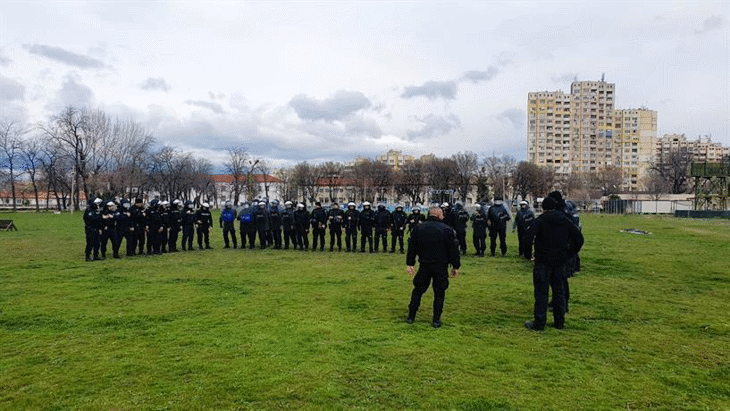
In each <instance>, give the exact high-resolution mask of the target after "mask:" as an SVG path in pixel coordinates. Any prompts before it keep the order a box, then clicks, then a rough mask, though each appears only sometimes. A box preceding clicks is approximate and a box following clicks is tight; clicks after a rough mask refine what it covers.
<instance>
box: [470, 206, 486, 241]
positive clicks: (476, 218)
mask: <svg viewBox="0 0 730 411" xmlns="http://www.w3.org/2000/svg"><path fill="white" fill-rule="evenodd" d="M471 228H472V229H473V230H474V234H479V235H484V233H485V232H486V229H487V216H486V215H485V214H484V213H483V212H482V211H475V212H474V214H472V215H471Z"/></svg>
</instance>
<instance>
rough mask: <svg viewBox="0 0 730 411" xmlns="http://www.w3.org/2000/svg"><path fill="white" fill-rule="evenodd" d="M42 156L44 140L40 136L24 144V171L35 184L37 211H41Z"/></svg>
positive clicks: (31, 182)
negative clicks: (39, 189) (39, 199)
mask: <svg viewBox="0 0 730 411" xmlns="http://www.w3.org/2000/svg"><path fill="white" fill-rule="evenodd" d="M41 156H43V141H42V140H41V139H40V138H38V137H36V138H32V139H30V140H27V141H26V142H25V143H24V144H23V147H22V155H21V159H22V163H23V171H25V173H26V174H27V175H28V178H30V184H31V185H32V186H33V193H34V195H35V210H36V211H40V204H39V202H38V177H39V175H40V172H41V169H42V159H41Z"/></svg>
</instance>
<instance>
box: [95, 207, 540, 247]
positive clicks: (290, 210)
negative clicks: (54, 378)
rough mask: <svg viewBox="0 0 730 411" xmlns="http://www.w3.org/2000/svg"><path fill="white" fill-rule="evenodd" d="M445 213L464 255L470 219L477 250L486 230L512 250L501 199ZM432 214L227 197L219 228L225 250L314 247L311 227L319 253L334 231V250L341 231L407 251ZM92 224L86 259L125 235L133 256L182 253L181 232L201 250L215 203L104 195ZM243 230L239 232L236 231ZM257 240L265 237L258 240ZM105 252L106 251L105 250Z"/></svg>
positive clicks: (350, 243) (521, 220)
mask: <svg viewBox="0 0 730 411" xmlns="http://www.w3.org/2000/svg"><path fill="white" fill-rule="evenodd" d="M526 205H527V202H524V201H523V202H522V203H521V207H520V210H519V211H518V215H517V217H516V219H515V223H514V224H513V230H514V228H515V227H516V228H517V229H518V238H519V242H520V255H521V256H524V257H526V258H528V259H529V258H530V257H531V241H528V240H527V238H528V236H530V235H532V232H531V231H530V227H531V225H532V222H533V221H534V218H535V216H534V213H533V212H532V210H530V209H529V207H526ZM441 208H442V210H443V214H444V220H443V221H444V223H445V224H447V225H449V226H451V227H453V228H454V231H455V232H456V237H457V240H458V242H459V250H460V252H461V253H462V254H466V252H467V243H466V232H467V223H468V222H469V221H471V226H472V229H473V234H472V239H473V245H474V248H475V250H476V253H475V255H477V256H480V257H483V256H484V253H485V251H486V238H487V231H489V238H490V252H491V255H492V256H494V255H495V251H496V246H497V242H496V240H497V238H499V240H500V251H501V253H502V255H505V254H506V252H507V245H506V243H505V236H506V232H507V222H508V221H509V220H511V216H510V213H509V211H508V210H507V208H506V207H505V206H504V204H503V203H502V199H501V197H495V201H494V204H493V205H492V206H490V207H489V208H488V209H487V208H486V207H485V206H483V205H482V206H479V207H477V208H476V210H475V212H474V213H473V214H472V215H471V216H470V215H469V213H468V212H467V211H466V210H465V209H464V206H463V204H462V203H461V202H459V201H457V202H456V203H455V204H454V206H453V207H451V206H450V205H449V204H448V203H444V204H442V205H441ZM426 217H427V215H426V213H422V212H421V207H420V206H418V205H417V206H415V207H414V208H413V209H412V212H411V214H410V215H409V214H406V213H405V212H404V211H403V207H402V206H400V205H399V206H397V207H396V208H395V211H393V212H390V211H388V210H387V209H386V207H385V204H379V205H378V206H377V208H376V209H372V208H371V205H370V203H369V202H364V203H363V204H362V210H358V209H357V207H356V205H355V203H352V202H351V203H349V204H347V208H346V209H344V210H343V209H341V208H340V207H339V205H338V204H337V203H335V204H333V205H332V207H331V208H330V209H329V210H325V209H324V208H323V207H322V205H321V204H320V203H319V202H317V203H315V205H314V208H313V209H312V210H311V211H309V210H307V207H306V206H305V205H304V204H302V203H298V204H296V206H295V205H294V203H293V202H291V201H287V202H285V203H284V207H280V203H279V201H278V200H274V201H272V202H270V203H269V202H268V200H267V199H262V200H261V201H258V200H255V201H254V202H253V203H248V202H244V203H243V205H242V207H240V208H239V209H236V208H234V207H233V205H232V204H231V202H230V201H228V202H226V203H225V205H224V208H223V209H222V210H221V214H220V217H219V225H220V228H221V229H222V233H223V241H224V244H225V246H224V248H230V247H231V243H232V245H233V248H238V247H239V243H238V238H240V248H242V249H243V248H249V249H253V248H255V247H256V242H257V241H258V246H259V248H261V249H264V248H267V247H272V248H274V249H284V250H286V249H289V248H290V247H291V248H294V249H299V250H308V249H309V245H310V244H309V239H310V235H309V234H310V231H312V251H316V250H317V249H318V248H319V250H320V251H324V249H325V246H326V244H325V237H326V234H327V231H328V230H329V250H330V251H334V249H335V246H336V247H337V250H338V251H342V234H343V231H344V235H345V250H346V251H348V252H356V251H358V237H359V240H360V248H359V251H360V252H365V249H366V246H367V249H368V251H369V252H371V253H373V252H379V251H380V250H381V248H380V245H381V243H382V251H383V252H387V251H388V237H390V244H391V247H390V252H391V253H394V252H395V251H396V247H398V250H399V251H400V252H401V253H403V252H404V245H403V244H404V236H405V232H406V231H411V230H412V229H413V227H414V226H415V225H417V224H419V223H421V222H423V221H425V220H426ZM84 222H85V226H86V240H87V241H86V253H85V254H86V259H87V261H91V260H99V259H103V258H106V254H107V248H108V246H109V244H110V243H111V248H112V253H113V257H114V258H120V254H119V249H120V247H121V245H122V242H123V240H126V255H127V256H134V255H142V254H145V252H146V254H147V255H154V254H162V253H165V252H176V251H178V248H177V244H178V238H179V237H180V236H182V241H181V243H182V244H181V248H182V250H193V241H194V236H195V234H197V244H198V248H199V249H204V248H206V249H210V248H211V247H210V231H211V229H212V228H213V218H212V214H211V210H210V207H209V205H208V203H202V204H201V207H200V208H199V209H197V210H195V208H194V203H193V202H191V201H186V202H185V203H183V202H182V201H180V200H174V201H173V202H172V203H171V204H170V203H168V202H167V201H159V200H152V201H150V203H149V204H148V205H147V206H145V204H144V202H143V201H142V200H141V199H136V200H135V201H134V204H131V203H130V201H128V200H121V201H120V204H119V205H117V204H116V203H114V202H111V201H110V202H106V203H105V202H104V201H103V200H101V199H99V198H97V199H94V200H93V201H90V202H89V204H88V207H87V209H86V211H85V213H84ZM236 225H238V230H236V228H237V227H236ZM236 231H238V234H239V236H237V235H236ZM257 237H258V239H257ZM100 253H101V256H100V255H99V254H100Z"/></svg>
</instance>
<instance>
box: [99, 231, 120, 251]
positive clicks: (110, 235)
mask: <svg viewBox="0 0 730 411" xmlns="http://www.w3.org/2000/svg"><path fill="white" fill-rule="evenodd" d="M109 241H111V243H112V252H113V253H114V255H115V256H116V255H119V246H118V245H117V230H114V229H105V230H102V232H101V256H102V257H106V245H107V244H108V243H109Z"/></svg>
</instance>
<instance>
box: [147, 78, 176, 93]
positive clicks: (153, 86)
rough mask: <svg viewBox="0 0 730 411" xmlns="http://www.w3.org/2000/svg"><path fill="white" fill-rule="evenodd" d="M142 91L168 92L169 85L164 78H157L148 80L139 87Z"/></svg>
mask: <svg viewBox="0 0 730 411" xmlns="http://www.w3.org/2000/svg"><path fill="white" fill-rule="evenodd" d="M139 87H140V88H141V89H142V90H160V91H170V85H169V84H167V82H166V81H165V79H164V78H162V77H158V78H152V77H150V78H148V79H147V80H145V81H144V82H142V84H140V86H139Z"/></svg>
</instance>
